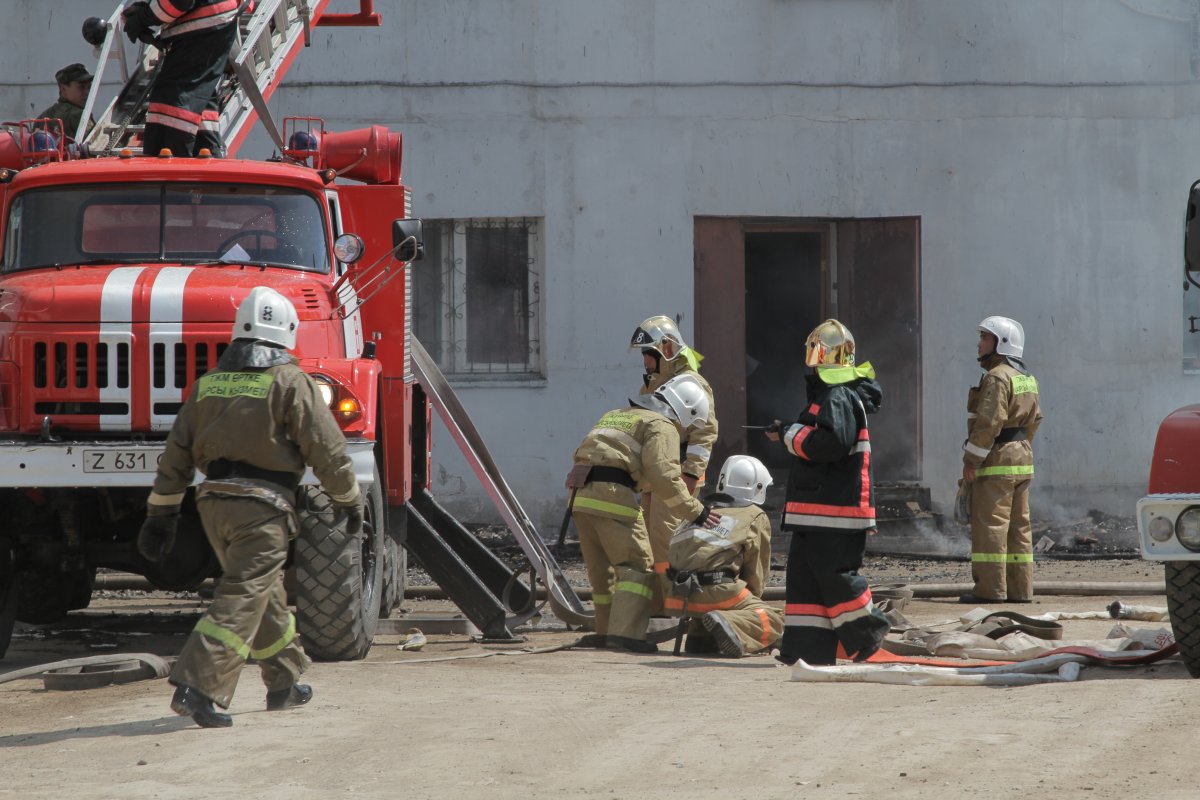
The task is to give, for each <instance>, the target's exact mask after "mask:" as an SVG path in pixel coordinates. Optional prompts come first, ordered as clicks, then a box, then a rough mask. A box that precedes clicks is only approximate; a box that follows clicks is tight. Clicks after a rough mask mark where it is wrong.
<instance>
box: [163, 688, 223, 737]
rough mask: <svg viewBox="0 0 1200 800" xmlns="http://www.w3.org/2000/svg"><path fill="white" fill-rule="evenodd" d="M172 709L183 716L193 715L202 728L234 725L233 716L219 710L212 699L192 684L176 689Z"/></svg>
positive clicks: (193, 718)
mask: <svg viewBox="0 0 1200 800" xmlns="http://www.w3.org/2000/svg"><path fill="white" fill-rule="evenodd" d="M171 710H172V711H174V712H175V713H176V714H178V715H179V716H181V717H191V718H192V720H193V721H194V722H195V723H196V724H197V725H199V726H200V727H201V728H228V727H230V726H232V725H233V717H231V716H229V715H228V714H222V713H221V712H220V711H217V709H216V707H215V706H214V705H213V701H212V700H210V699H209V698H207V697H205V696H204V695H203V694H201V693H200V690H199V689H193V688H192V687H191V686H179V687H177V688H176V689H175V695H174V696H173V697H172V698H171Z"/></svg>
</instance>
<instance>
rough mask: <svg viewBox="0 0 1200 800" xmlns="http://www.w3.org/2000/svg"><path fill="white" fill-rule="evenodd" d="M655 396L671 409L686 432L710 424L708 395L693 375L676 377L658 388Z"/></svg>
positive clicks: (685, 374)
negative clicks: (694, 427)
mask: <svg viewBox="0 0 1200 800" xmlns="http://www.w3.org/2000/svg"><path fill="white" fill-rule="evenodd" d="M654 396H655V397H657V398H658V399H659V400H662V401H663V402H664V403H666V404H667V405H668V406H670V407H671V412H672V414H673V415H674V417H675V421H676V422H678V423H679V427H681V428H683V429H685V430H686V429H687V428H690V427H691V426H693V425H703V424H704V423H705V422H708V411H709V408H708V395H707V394H705V392H704V387H703V386H701V385H700V382H699V381H697V380H696V379H695V377H693V376H692V375H689V374H687V373H684V374H683V375H676V376H675V377H674V378H671V380H669V381H667V382H666V383H664V384H663V385H662V386H660V387H658V389H656V390H655V392H654Z"/></svg>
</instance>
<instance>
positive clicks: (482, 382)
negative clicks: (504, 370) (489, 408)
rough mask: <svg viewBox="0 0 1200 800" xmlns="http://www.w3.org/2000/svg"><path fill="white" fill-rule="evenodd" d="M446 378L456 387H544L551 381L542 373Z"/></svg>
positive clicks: (464, 375)
mask: <svg viewBox="0 0 1200 800" xmlns="http://www.w3.org/2000/svg"><path fill="white" fill-rule="evenodd" d="M446 380H447V381H449V382H450V385H451V386H453V387H454V388H456V389H484V388H487V389H492V388H496V389H507V388H516V389H542V388H545V387H546V386H549V385H550V382H549V381H548V380H546V378H545V377H543V376H541V375H470V374H459V375H447V376H446Z"/></svg>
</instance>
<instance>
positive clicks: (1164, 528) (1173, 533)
mask: <svg viewBox="0 0 1200 800" xmlns="http://www.w3.org/2000/svg"><path fill="white" fill-rule="evenodd" d="M1189 509H1195V510H1196V513H1197V514H1200V494H1151V495H1146V496H1145V497H1143V498H1142V499H1141V500H1138V504H1137V527H1138V539H1139V540H1140V541H1141V546H1142V558H1145V559H1147V560H1149V561H1200V551H1197V550H1191V549H1188V548H1187V547H1185V546H1184V544H1183V543H1182V542H1181V541H1179V536H1178V530H1179V526H1178V522H1179V517H1180V516H1181V515H1182V514H1183V513H1184V512H1185V511H1187V510H1189ZM1168 525H1169V526H1170V527H1169V530H1168ZM1154 533H1157V534H1158V538H1155V536H1154V535H1153V534H1154Z"/></svg>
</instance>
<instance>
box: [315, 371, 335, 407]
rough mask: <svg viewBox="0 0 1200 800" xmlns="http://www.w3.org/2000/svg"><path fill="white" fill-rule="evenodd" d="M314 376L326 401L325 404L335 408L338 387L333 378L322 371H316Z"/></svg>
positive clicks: (318, 388) (318, 389)
mask: <svg viewBox="0 0 1200 800" xmlns="http://www.w3.org/2000/svg"><path fill="white" fill-rule="evenodd" d="M312 378H313V380H314V381H316V382H317V391H319V392H320V393H321V399H322V400H323V401H325V405H326V406H328V407H329V408H333V403H334V401H335V400H337V387H336V386H335V385H334V383H333V380H332V379H331V378H328V377H326V376H325V375H321V374H320V373H315V374H314V375H313V376H312Z"/></svg>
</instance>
